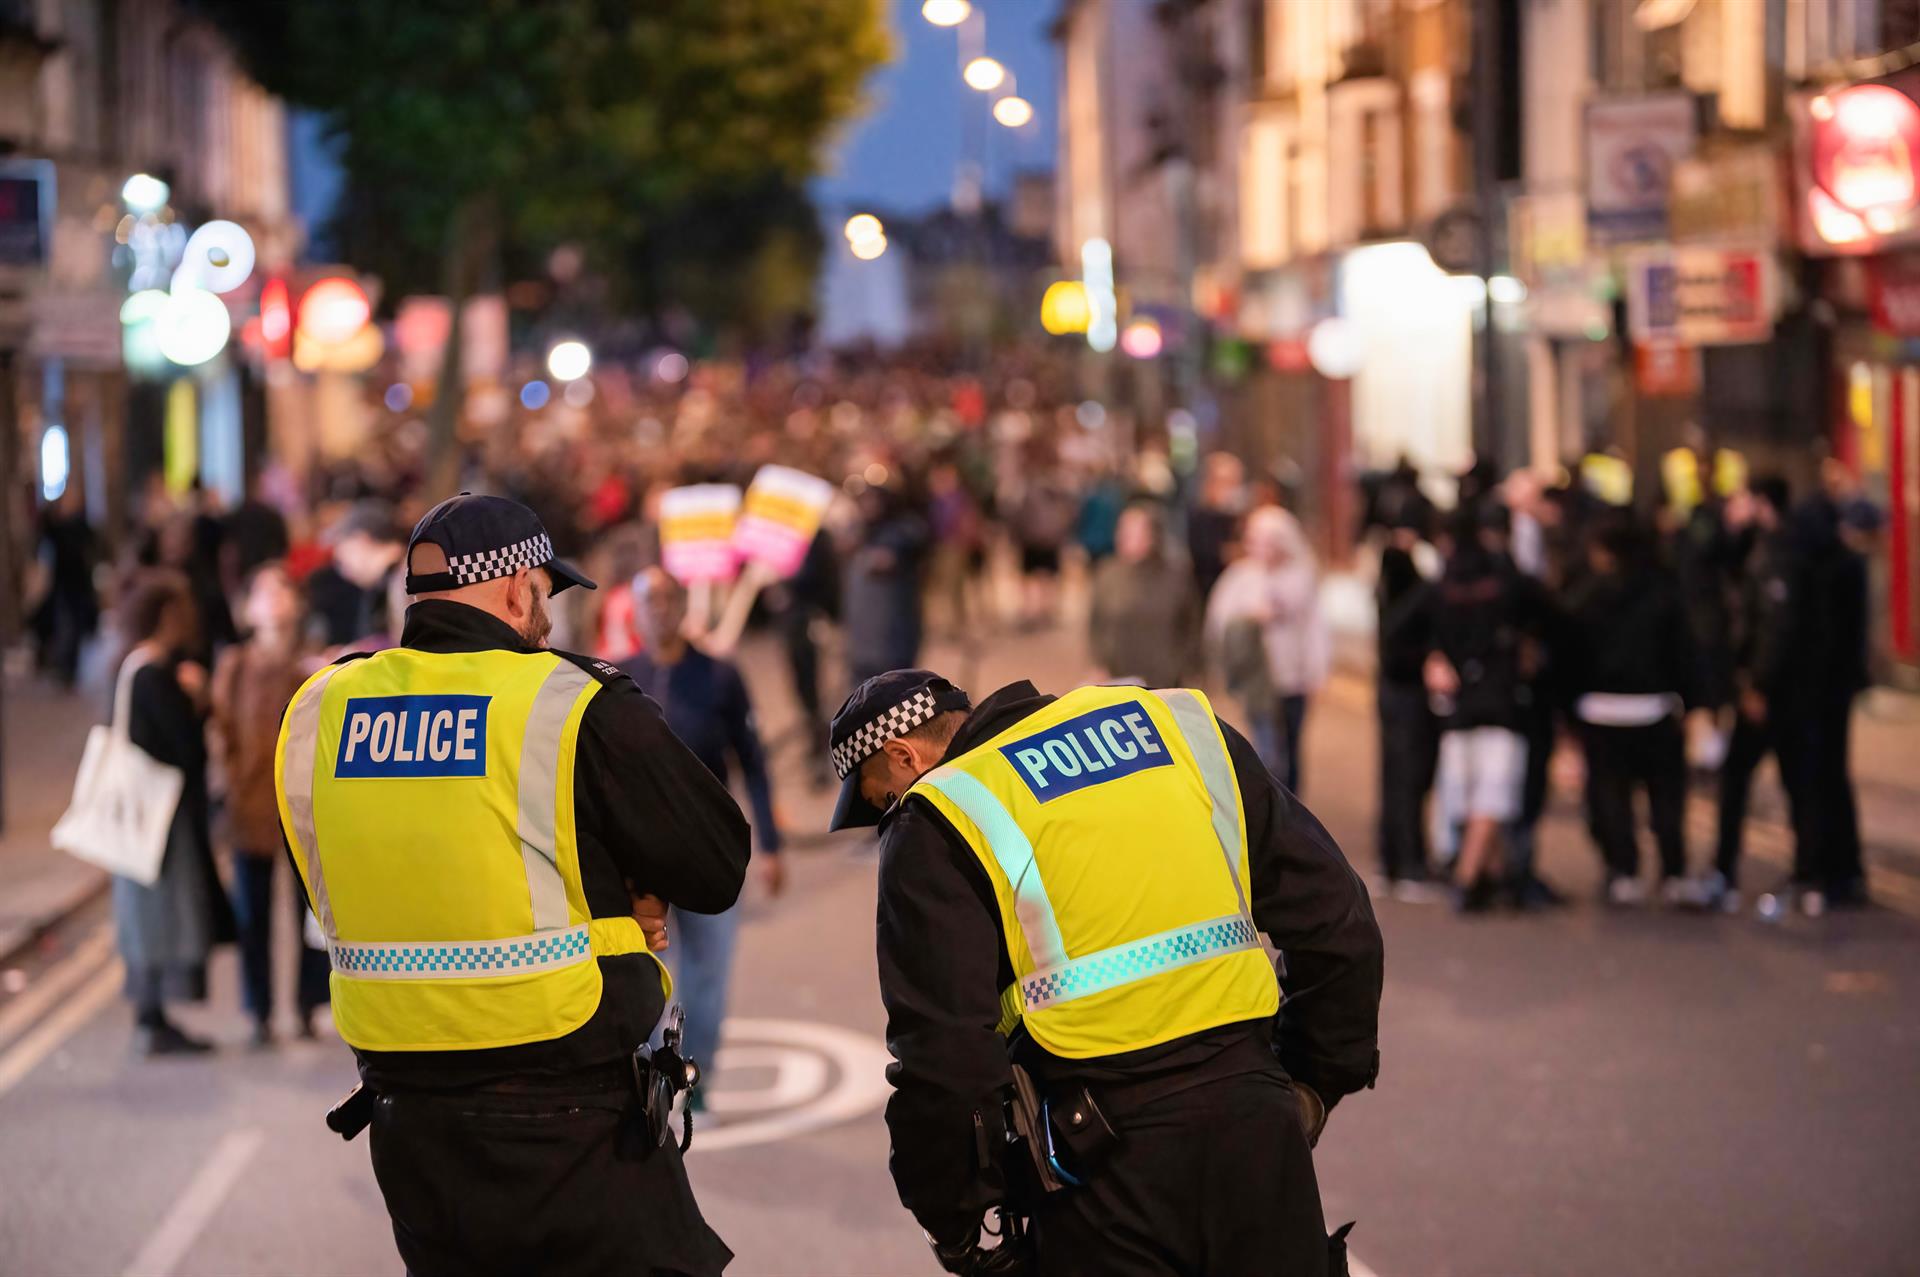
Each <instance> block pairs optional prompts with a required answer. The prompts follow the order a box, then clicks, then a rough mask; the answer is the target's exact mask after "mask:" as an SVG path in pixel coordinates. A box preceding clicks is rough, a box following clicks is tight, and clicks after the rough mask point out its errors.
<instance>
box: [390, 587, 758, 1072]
mask: <svg viewBox="0 0 1920 1277" xmlns="http://www.w3.org/2000/svg"><path fill="white" fill-rule="evenodd" d="M400 643H401V646H403V647H410V648H415V649H418V650H420V651H423V652H477V651H485V650H489V649H504V650H507V651H513V652H525V651H533V650H534V649H533V648H530V647H528V645H527V644H526V642H525V641H524V640H522V639H521V637H520V636H519V635H518V634H516V633H515V632H514V630H513V627H512V626H509V625H508V624H506V623H505V622H504V621H501V620H499V619H498V618H497V617H494V616H491V615H489V614H488V613H486V612H482V611H480V610H479V609H478V608H473V607H468V606H467V605H466V604H464V603H455V602H453V601H451V600H447V599H428V600H425V601H423V602H419V603H415V604H414V605H413V606H412V607H410V608H408V609H407V622H406V627H405V630H404V632H403V634H402V636H401V640H400ZM554 655H556V656H559V657H562V658H564V659H566V660H569V661H572V662H573V663H574V664H575V665H578V666H579V667H580V668H581V669H583V670H585V671H586V672H587V673H589V674H591V675H592V676H593V677H594V678H596V679H598V680H599V681H600V683H601V684H602V687H601V689H600V694H599V695H598V696H595V697H594V698H593V700H591V701H589V702H588V704H587V709H586V712H585V713H584V714H583V715H582V716H581V720H580V737H579V743H578V745H577V746H576V749H575V757H574V776H573V793H574V830H575V834H576V837H577V840H578V843H579V848H580V879H581V886H582V887H583V888H584V889H585V891H586V896H587V908H588V910H589V911H590V912H591V913H592V914H593V916H594V917H596V918H617V917H623V916H626V915H629V914H631V913H632V910H633V904H632V901H631V899H630V898H629V896H628V894H627V885H628V884H629V883H631V884H632V885H633V887H634V889H635V890H636V891H639V892H641V893H644V894H649V895H655V896H659V897H661V898H662V899H664V900H666V901H668V902H669V903H671V904H673V905H676V906H678V907H679V908H682V909H687V910H690V911H692V912H694V913H721V912H723V911H725V910H727V909H730V908H732V907H733V903H734V901H735V900H737V899H738V898H739V896H740V888H741V885H742V884H743V883H744V882H745V881H746V874H747V858H748V851H749V842H748V832H747V820H746V817H745V816H743V815H742V814H741V812H740V806H739V804H738V803H736V802H734V800H733V796H732V795H731V794H729V793H728V792H727V790H726V788H725V787H724V786H722V785H721V784H720V782H719V781H717V780H715V779H714V776H713V773H712V772H710V771H708V770H707V768H706V766H705V765H704V764H703V763H701V761H700V760H699V759H698V758H696V757H694V756H693V754H692V752H691V751H689V750H688V749H687V747H686V746H685V745H682V744H681V743H680V742H679V740H677V739H676V738H675V737H674V735H673V733H672V732H671V731H669V730H668V728H667V724H666V720H665V719H664V718H663V717H662V716H661V713H660V707H659V705H657V704H655V703H654V701H653V700H651V699H650V698H649V697H648V696H647V695H646V694H645V693H643V692H642V691H641V690H640V689H639V688H638V687H637V686H635V684H634V682H633V680H632V679H630V678H628V677H627V676H626V675H625V674H622V673H621V672H620V671H619V670H617V669H615V668H614V667H613V666H611V665H609V664H607V663H606V662H604V661H596V660H593V659H592V658H590V657H585V656H577V655H574V654H573V653H569V652H555V653H554ZM597 961H598V962H599V963H600V975H601V979H602V985H603V987H602V989H601V993H600V1006H599V1009H598V1010H596V1011H595V1012H594V1014H593V1018H592V1019H590V1020H588V1021H587V1022H586V1023H585V1024H583V1025H581V1026H580V1027H579V1028H578V1029H575V1030H574V1031H573V1032H572V1033H569V1034H567V1035H566V1036H565V1037H561V1038H555V1039H554V1040H553V1041H551V1042H530V1043H527V1044H525V1045H522V1046H508V1047H496V1048H493V1049H490V1050H481V1051H360V1052H357V1054H358V1055H359V1059H360V1076H361V1078H362V1079H363V1080H364V1081H366V1082H367V1083H368V1084H369V1085H370V1086H373V1087H374V1088H375V1089H377V1090H384V1091H393V1090H402V1089H416V1090H434V1091H442V1090H461V1089H466V1088H469V1087H482V1086H490V1085H495V1084H498V1083H502V1082H512V1083H513V1084H514V1085H515V1086H516V1087H520V1088H527V1087H537V1086H539V1085H541V1084H542V1083H543V1082H550V1083H551V1084H552V1085H554V1086H555V1087H556V1088H561V1089H564V1088H565V1087H566V1086H567V1085H568V1080H569V1078H570V1077H572V1076H573V1075H576V1074H578V1073H581V1072H583V1071H588V1070H594V1071H601V1070H604V1069H605V1067H606V1066H608V1065H616V1064H624V1062H625V1061H626V1060H627V1058H628V1057H629V1056H630V1055H631V1054H632V1053H633V1049H634V1047H636V1046H638V1045H639V1044H640V1043H641V1042H644V1041H645V1040H646V1038H647V1036H648V1034H650V1033H651V1032H652V1031H653V1027H654V1025H655V1024H656V1023H657V1022H658V1021H659V1019H660V1016H661V1013H662V1012H663V1011H664V1010H665V1009H666V1007H665V1002H666V999H665V997H664V995H663V994H662V993H661V991H660V973H659V968H657V967H656V966H655V965H654V962H653V959H652V958H650V957H648V956H647V955H645V954H640V953H634V954H621V955H618V956H615V957H603V958H599V959H597Z"/></svg>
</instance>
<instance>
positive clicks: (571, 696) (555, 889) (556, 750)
mask: <svg viewBox="0 0 1920 1277" xmlns="http://www.w3.org/2000/svg"><path fill="white" fill-rule="evenodd" d="M592 682H593V679H592V677H591V676H589V675H588V674H587V672H586V671H585V670H583V669H581V668H580V667H579V666H577V665H574V664H572V663H570V662H568V661H564V660H556V663H555V664H554V667H553V672H552V673H550V674H548V675H547V681H546V682H544V683H542V684H541V685H540V690H539V692H538V693H536V694H535V696H534V698H533V708H532V709H531V710H529V711H528V712H527V727H526V732H525V733H524V734H523V735H522V736H521V738H520V825H519V833H520V858H521V860H522V861H523V862H524V863H525V865H526V870H527V897H528V899H529V901H530V902H531V903H532V905H533V929H534V930H535V931H555V930H558V929H560V928H562V927H565V926H566V925H567V883H566V879H564V878H563V877H561V876H560V859H559V858H560V840H559V834H558V832H557V829H558V824H559V821H558V816H557V813H556V808H557V807H558V805H559V801H560V792H559V788H560V747H561V745H562V744H563V743H564V740H565V734H566V728H567V719H568V717H569V716H571V715H572V713H573V703H574V702H575V701H576V700H578V699H579V698H580V693H581V692H582V691H584V690H585V689H586V688H587V686H588V685H589V684H591V683H592Z"/></svg>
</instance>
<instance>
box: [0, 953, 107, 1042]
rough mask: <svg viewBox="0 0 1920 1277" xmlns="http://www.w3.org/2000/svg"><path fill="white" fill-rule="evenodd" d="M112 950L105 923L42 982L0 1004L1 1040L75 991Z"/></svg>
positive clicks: (50, 970) (46, 974) (7, 1037)
mask: <svg viewBox="0 0 1920 1277" xmlns="http://www.w3.org/2000/svg"><path fill="white" fill-rule="evenodd" d="M112 952H113V929H112V928H111V927H107V926H102V927H100V928H99V929H98V930H96V931H95V932H94V933H93V934H92V935H90V936H88V937H87V938H86V939H85V940H82V941H81V942H80V944H79V945H78V946H76V947H75V949H74V951H73V952H72V953H70V954H68V955H67V956H66V957H64V958H62V959H60V961H59V962H57V963H55V964H54V965H53V966H51V967H49V968H48V969H47V971H46V973H45V974H44V975H42V976H41V977H40V979H39V982H38V983H36V984H33V985H31V986H30V987H28V989H27V990H26V991H25V992H24V993H21V994H19V995H17V996H16V997H14V998H13V999H12V1000H11V1001H9V1002H8V1003H7V1004H6V1006H4V1007H0V1042H7V1041H9V1040H11V1039H12V1038H14V1037H15V1036H16V1035H18V1034H19V1033H20V1032H21V1031H22V1030H24V1029H25V1028H26V1027H27V1026H28V1025H29V1024H32V1023H33V1022H34V1021H35V1020H38V1019H39V1018H40V1017H41V1016H42V1015H44V1014H46V1011H47V1008H48V1007H50V1006H52V1005H53V1004H54V1003H56V1002H58V1001H59V1000H60V999H61V998H64V997H66V996H67V994H68V993H70V992H72V990H73V989H74V987H75V986H76V985H78V984H79V983H80V982H81V981H83V980H85V979H86V978H87V977H88V976H90V975H92V974H93V973H94V970H95V969H96V968H98V967H99V965H100V964H101V963H102V962H104V961H106V959H107V957H108V956H109V955H110V954H111V953H112Z"/></svg>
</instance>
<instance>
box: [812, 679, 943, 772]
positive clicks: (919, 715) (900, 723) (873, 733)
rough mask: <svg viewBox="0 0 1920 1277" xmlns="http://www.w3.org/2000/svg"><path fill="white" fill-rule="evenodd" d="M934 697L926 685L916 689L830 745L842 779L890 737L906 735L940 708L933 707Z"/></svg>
mask: <svg viewBox="0 0 1920 1277" xmlns="http://www.w3.org/2000/svg"><path fill="white" fill-rule="evenodd" d="M935 700H936V697H935V696H934V693H933V692H932V691H931V690H929V689H922V690H920V691H918V692H915V693H914V694H913V695H912V696H909V697H907V699H906V700H904V701H901V702H900V703H899V704H898V705H895V706H893V707H892V708H890V709H888V710H887V711H886V712H885V713H883V714H881V715H880V717H878V718H876V719H874V720H873V721H871V722H869V723H865V724H863V725H861V727H860V728H859V729H858V730H856V731H855V732H854V733H853V735H851V736H849V737H847V738H846V739H845V740H843V741H841V742H840V743H839V744H838V745H835V746H834V747H833V750H832V753H833V770H834V774H835V775H837V776H839V777H840V779H841V780H845V779H846V778H847V777H849V776H851V775H853V772H854V769H855V768H856V767H858V766H860V764H861V763H864V762H866V761H867V759H869V758H871V757H873V755H874V754H875V753H876V752H878V750H879V749H880V747H881V746H882V745H884V744H886V743H887V742H888V741H890V740H895V739H897V738H899V737H901V736H905V735H906V734H907V733H908V732H910V731H912V730H913V729H914V728H916V727H918V726H920V724H922V723H924V722H926V721H927V720H928V719H930V718H932V717H933V716H934V715H935V714H937V713H939V712H940V711H939V710H937V709H935V708H934V702H935Z"/></svg>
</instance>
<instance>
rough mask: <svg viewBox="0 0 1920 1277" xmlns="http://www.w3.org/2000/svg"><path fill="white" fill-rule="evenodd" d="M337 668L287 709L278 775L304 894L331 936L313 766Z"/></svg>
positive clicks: (323, 930)
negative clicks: (317, 831) (316, 824)
mask: <svg viewBox="0 0 1920 1277" xmlns="http://www.w3.org/2000/svg"><path fill="white" fill-rule="evenodd" d="M339 672H340V666H338V665H332V666H328V667H327V668H326V669H324V670H322V671H321V672H320V675H319V677H317V678H315V679H314V680H313V681H312V682H311V683H309V684H307V686H306V690H305V691H303V692H302V693H301V694H300V695H299V697H298V698H297V699H296V700H295V701H294V702H293V704H292V705H291V706H290V707H288V709H287V749H286V754H285V759H284V766H283V768H282V775H281V777H280V786H281V790H282V792H284V793H285V794H286V797H287V814H288V815H289V816H291V817H292V819H293V836H294V838H295V840H296V841H297V842H298V843H299V845H298V846H297V847H295V848H294V850H295V851H296V852H297V853H298V854H299V856H300V858H301V861H302V862H303V863H304V864H305V865H306V870H307V896H308V898H309V899H311V900H312V901H313V912H314V916H316V917H317V918H319V919H320V931H321V933H322V934H323V935H325V936H327V937H328V938H329V939H331V938H332V937H333V936H334V935H336V934H337V932H335V930H334V926H333V904H332V902H330V901H329V900H328V899H327V879H326V875H325V874H323V873H321V872H320V842H319V839H318V837H317V836H316V834H315V832H314V827H313V766H314V755H315V754H316V753H318V752H319V749H320V702H321V701H322V700H323V699H324V694H325V692H326V690H327V684H328V683H330V682H332V681H333V676H334V675H335V674H337V673H339Z"/></svg>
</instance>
